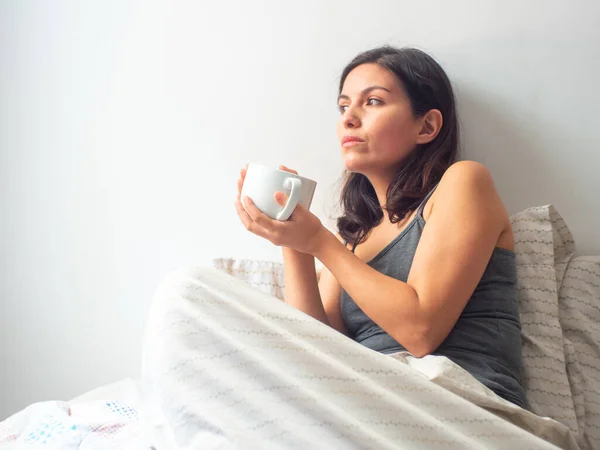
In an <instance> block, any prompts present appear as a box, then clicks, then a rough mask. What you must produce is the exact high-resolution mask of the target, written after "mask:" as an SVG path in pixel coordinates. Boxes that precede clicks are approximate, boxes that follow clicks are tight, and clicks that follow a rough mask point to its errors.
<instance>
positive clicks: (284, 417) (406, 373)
mask: <svg viewBox="0 0 600 450" xmlns="http://www.w3.org/2000/svg"><path fill="white" fill-rule="evenodd" d="M142 380H143V384H144V392H145V393H146V403H147V404H148V405H150V407H149V411H153V412H156V413H158V412H160V414H158V416H157V417H156V418H150V420H149V422H150V423H155V424H156V429H155V430H154V432H153V433H152V434H153V436H155V437H158V438H159V440H160V441H162V442H163V443H164V448H178V449H180V450H184V449H190V450H191V449H197V448H203V449H217V448H228V449H229V448H231V449H234V448H235V449H237V448H240V449H255V448H256V449H265V450H268V449H295V448H297V449H306V448H311V449H328V450H330V449H344V450H345V449H403V448H405V449H411V450H412V449H421V448H422V449H431V448H441V447H443V448H445V449H464V448H488V449H507V448H519V449H526V448H528V449H543V448H556V447H554V446H552V445H551V444H550V443H549V442H544V440H546V441H550V442H552V443H554V445H557V446H559V447H560V448H568V449H576V448H578V447H577V444H576V442H575V440H574V438H573V436H572V434H571V432H570V431H569V430H568V428H567V427H565V426H564V425H562V424H560V423H559V422H556V421H554V420H551V419H546V418H542V417H539V416H536V415H535V414H533V413H531V412H529V411H526V410H524V409H522V408H519V407H518V406H516V405H514V404H512V403H510V402H508V401H506V400H503V399H502V398H500V397H499V396H497V395H496V394H494V393H493V392H492V391H491V390H489V389H487V388H486V387H485V386H483V385H482V384H480V383H479V382H477V380H476V379H475V378H474V377H472V376H471V375H470V374H468V373H467V372H466V371H464V370H462V369H461V368H460V367H459V366H457V365H455V364H454V363H452V362H451V361H450V360H449V359H447V358H444V357H438V356H428V357H425V358H422V359H418V358H413V357H411V356H409V355H406V354H395V355H390V356H388V355H383V354H381V353H378V352H375V351H373V350H370V349H368V348H366V347H364V346H362V345H360V344H359V343H357V342H355V341H353V340H352V339H348V338H347V337H346V336H344V335H343V334H341V333H339V332H337V331H336V330H334V329H332V328H331V327H328V326H327V325H325V324H323V323H321V322H320V321H318V320H316V319H314V318H312V317H310V316H308V315H306V314H304V313H302V312H301V311H298V310H297V309H295V308H293V307H292V306H290V305H287V304H285V303H284V302H281V301H279V300H277V299H275V298H274V297H273V296H271V295H268V294H266V293H264V292H260V291H259V290H256V289H251V288H249V287H248V285H247V284H246V283H244V282H243V281H241V280H237V279H235V278H232V277H231V276H229V275H227V274H224V273H223V272H221V271H218V270H215V269H214V268H210V267H209V268H207V267H197V268H190V269H189V270H180V271H176V272H173V273H170V274H169V275H168V276H167V277H166V278H165V279H164V280H163V282H162V283H161V285H160V286H159V288H158V290H157V292H156V295H155V297H154V301H153V305H152V309H151V312H150V315H149V319H148V324H147V332H146V338H145V342H144V352H143V376H142ZM542 439H544V440H542ZM159 448H162V447H159Z"/></svg>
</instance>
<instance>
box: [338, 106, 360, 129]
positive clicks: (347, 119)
mask: <svg viewBox="0 0 600 450" xmlns="http://www.w3.org/2000/svg"><path fill="white" fill-rule="evenodd" d="M342 122H343V125H344V128H357V127H359V126H360V118H359V117H358V115H357V114H356V110H355V109H354V108H348V109H347V110H346V111H345V112H344V116H343V119H342Z"/></svg>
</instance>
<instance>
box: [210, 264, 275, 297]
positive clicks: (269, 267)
mask: <svg viewBox="0 0 600 450" xmlns="http://www.w3.org/2000/svg"><path fill="white" fill-rule="evenodd" d="M212 265H213V267H215V268H216V269H219V270H221V271H223V272H225V273H227V274H229V275H231V276H233V277H235V278H237V279H238V280H242V281H245V282H246V283H248V284H249V285H250V286H252V287H254V288H256V289H258V290H259V291H262V292H266V293H267V294H270V295H273V296H275V297H277V298H278V299H280V300H283V290H284V286H285V281H284V276H283V264H281V263H278V262H274V261H260V260H255V259H236V258H216V259H213V261H212Z"/></svg>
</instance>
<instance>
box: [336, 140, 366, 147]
mask: <svg viewBox="0 0 600 450" xmlns="http://www.w3.org/2000/svg"><path fill="white" fill-rule="evenodd" d="M364 143H365V142H364V141H346V142H344V143H343V144H342V147H353V146H355V145H359V144H364Z"/></svg>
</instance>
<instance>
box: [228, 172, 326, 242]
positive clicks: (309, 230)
mask: <svg viewBox="0 0 600 450" xmlns="http://www.w3.org/2000/svg"><path fill="white" fill-rule="evenodd" d="M247 168H248V166H245V167H244V168H243V169H242V170H241V171H240V178H239V179H238V183H237V187H238V195H237V199H236V201H235V209H236V211H237V213H238V216H239V217H240V220H241V221H242V223H243V224H244V227H246V229H247V230H248V231H250V232H251V233H254V234H256V235H257V236H260V237H262V238H265V239H267V240H268V241H270V242H271V243H273V244H274V245H277V246H281V247H288V248H292V249H294V250H297V251H299V252H302V253H308V254H312V253H313V252H314V251H315V250H316V249H317V248H318V246H319V244H320V242H321V239H322V238H323V236H324V235H325V234H326V233H329V231H328V230H327V229H326V228H325V227H324V226H323V224H322V223H321V221H320V220H319V218H318V217H317V216H315V215H314V214H313V213H311V212H310V211H309V210H308V209H306V208H305V207H303V206H302V205H300V204H298V205H297V206H296V208H295V209H294V212H293V213H292V215H291V216H290V218H289V219H288V220H286V221H279V220H274V219H271V218H270V217H269V216H267V215H265V214H263V213H262V212H261V211H260V210H259V209H258V208H257V207H256V206H255V205H254V203H252V200H251V199H250V198H248V197H246V198H245V199H242V198H241V197H240V196H241V192H242V185H243V184H244V178H245V177H246V170H247ZM279 169H280V170H285V171H287V172H290V173H294V174H296V175H297V174H298V172H296V171H295V170H292V169H289V168H287V167H285V166H279ZM242 201H243V202H244V206H245V207H246V210H244V206H242ZM275 201H276V202H277V203H279V204H280V205H281V206H284V205H285V204H286V202H287V196H286V195H285V194H284V193H283V192H276V193H275Z"/></svg>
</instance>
